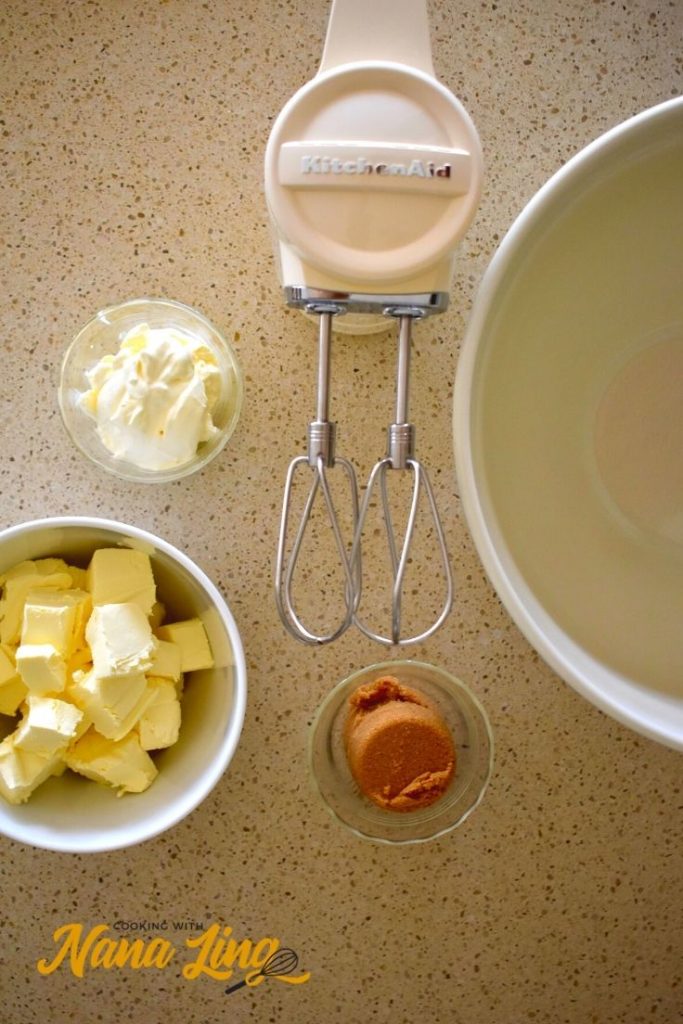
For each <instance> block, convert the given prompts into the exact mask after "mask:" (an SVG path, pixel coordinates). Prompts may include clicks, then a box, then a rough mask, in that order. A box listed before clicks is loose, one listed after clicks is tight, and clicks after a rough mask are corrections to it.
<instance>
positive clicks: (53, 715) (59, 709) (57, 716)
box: [13, 695, 83, 758]
mask: <svg viewBox="0 0 683 1024" xmlns="http://www.w3.org/2000/svg"><path fill="white" fill-rule="evenodd" d="M26 708H27V710H26V714H25V716H24V718H23V719H22V721H21V722H20V724H19V726H18V727H17V729H16V730H15V732H14V734H13V736H14V746H15V748H16V749H17V750H26V751H29V752H30V753H32V754H39V755H40V756H41V757H45V758H50V757H53V756H54V755H55V754H62V753H63V752H64V751H65V750H66V748H67V747H68V745H69V743H70V742H71V740H72V739H73V738H74V736H75V734H76V729H77V727H78V724H79V722H80V721H81V719H82V717H83V712H82V711H79V709H78V708H77V707H76V706H75V705H74V704H69V703H68V702H67V701H64V700H57V699H56V698H54V697H36V696H34V695H29V697H28V698H27V700H26Z"/></svg>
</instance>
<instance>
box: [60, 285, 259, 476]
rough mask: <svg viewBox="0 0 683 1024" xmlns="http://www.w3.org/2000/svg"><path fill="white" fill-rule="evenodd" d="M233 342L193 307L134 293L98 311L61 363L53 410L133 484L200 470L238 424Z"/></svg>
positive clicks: (77, 440)
mask: <svg viewBox="0 0 683 1024" xmlns="http://www.w3.org/2000/svg"><path fill="white" fill-rule="evenodd" d="M243 390H244V385H243V379H242V373H241V370H240V367H239V364H238V362H237V359H236V357H235V353H234V351H233V349H232V346H231V345H230V343H229V342H228V341H227V339H226V338H225V337H224V335H223V334H221V332H220V331H219V330H218V329H217V328H216V327H215V326H214V325H213V324H212V323H210V322H209V321H208V320H207V319H206V317H204V316H203V315H202V314H201V313H199V312H197V310H195V309H192V308H191V307H190V306H186V305H184V304H183V303H180V302H175V301H172V300H171V299H149V298H145V299H132V300H130V301H128V302H123V303H120V304H119V305H116V306H110V307H109V308H107V309H102V310H100V312H99V313H97V314H96V316H94V317H93V318H92V320H90V321H89V323H87V324H86V325H85V327H83V328H82V329H81V330H80V331H79V332H78V334H77V335H76V337H75V338H74V340H73V341H72V342H71V344H70V346H69V348H68V349H67V351H66V353H65V355H64V359H63V362H62V371H61V378H60V384H59V407H60V411H61V414H62V419H63V421H64V425H65V427H66V430H67V432H68V433H69V435H70V437H71V439H72V440H73V442H74V444H75V445H76V446H77V447H78V448H80V450H81V451H82V452H83V454H84V455H87V457H88V458H89V459H91V460H92V461H93V462H95V463H96V464H97V465H98V466H100V467H101V468H102V469H105V470H107V471H108V472H109V473H113V474H115V475H116V476H119V477H122V478H123V479H124V480H131V481H134V482H136V483H170V482H171V481H173V480H179V479H181V478H182V477H185V476H188V475H189V474H190V473H195V472H196V471H197V470H199V469H202V468H203V467H204V466H206V465H207V463H209V462H210V461H211V460H212V459H214V458H215V457H216V456H217V455H218V454H219V452H220V451H221V450H222V449H223V447H224V446H225V444H226V442H227V441H228V439H229V438H230V436H231V434H232V433H233V431H234V430H235V427H236V425H237V421H238V419H239V414H240V409H241V406H242V396H243Z"/></svg>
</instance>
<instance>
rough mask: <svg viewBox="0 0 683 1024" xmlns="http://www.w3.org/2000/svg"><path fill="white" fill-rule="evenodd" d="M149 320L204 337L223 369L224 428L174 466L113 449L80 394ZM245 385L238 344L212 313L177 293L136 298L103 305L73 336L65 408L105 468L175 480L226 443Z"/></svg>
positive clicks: (66, 363) (75, 435)
mask: <svg viewBox="0 0 683 1024" xmlns="http://www.w3.org/2000/svg"><path fill="white" fill-rule="evenodd" d="M143 323H144V324H148V325H149V327H151V328H154V327H175V328H177V329H179V330H181V331H182V332H183V333H184V334H189V335H191V336H192V337H194V338H196V339H198V340H199V341H200V342H201V344H202V345H206V346H207V348H209V349H210V350H211V351H212V352H213V353H214V355H215V357H216V360H217V363H218V366H219V369H220V371H221V374H220V378H221V384H220V395H219V398H218V401H217V403H216V405H215V407H214V409H213V410H212V419H213V422H214V424H215V426H216V427H217V428H218V433H217V434H216V435H215V436H214V437H212V438H211V439H210V440H209V441H206V442H203V443H202V444H200V445H199V447H198V448H197V452H196V454H195V456H194V457H193V458H192V459H190V460H189V461H187V462H184V463H182V465H179V466H174V467H172V468H170V469H162V470H153V469H142V468H140V467H139V466H136V465H134V464H133V463H131V462H129V461H127V460H125V459H121V458H117V457H115V456H114V455H112V453H111V452H110V451H109V450H108V449H107V448H106V447H105V446H104V444H103V443H102V441H101V440H100V437H99V434H98V432H97V422H96V420H95V419H93V418H92V417H90V416H89V415H88V414H87V413H86V412H85V411H84V410H83V409H82V408H81V406H80V404H79V397H80V395H81V394H83V393H84V392H85V391H87V390H88V389H89V387H90V385H89V382H88V379H87V377H86V372H87V371H88V370H91V369H92V368H93V367H94V366H95V365H96V364H97V363H98V362H99V360H100V359H101V358H102V357H103V356H105V355H114V354H115V353H116V352H117V351H118V349H119V344H120V342H121V340H122V339H123V337H124V336H125V335H126V334H127V333H128V331H130V330H131V329H132V328H134V327H136V326H138V325H139V324H143ZM243 389H244V386H243V380H242V373H241V370H240V368H239V364H238V363H237V359H236V357H235V353H234V351H233V349H232V346H231V345H230V344H229V342H228V341H227V340H226V338H225V337H224V336H223V335H222V334H221V333H220V331H218V330H217V329H216V328H215V327H214V326H213V324H211V323H210V322H209V321H208V320H207V319H206V317H204V316H202V314H201V313H198V312H197V311H196V310H195V309H191V308H190V306H185V305H183V303H181V302H174V301H172V300H171V299H132V300H130V301H128V302H122V303H120V304H119V305H116V306H110V307H109V308H108V309H102V310H100V312H99V313H97V315H96V316H94V317H93V319H92V320H91V321H90V322H89V323H87V324H86V325H85V327H83V328H82V330H81V331H79V333H78V334H77V335H76V337H75V338H74V340H73V341H72V342H71V344H70V346H69V348H68V349H67V351H66V353H65V355H64V359H63V361H62V371H61V377H60V382H59V408H60V411H61V414H62V419H63V421H64V426H65V427H66V430H67V433H68V434H69V436H70V437H71V439H72V441H73V442H74V444H75V445H76V446H77V447H78V448H79V449H80V450H81V451H82V452H83V454H84V455H87V457H88V458H89V459H91V460H92V461H93V462H94V463H96V464H97V465H98V466H100V467H101V468H102V469H104V470H106V471H107V472H109V473H113V474H114V475H115V476H119V477H122V478H123V479H124V480H132V481H134V482H136V483H169V482H170V481H172V480H179V479H181V478H182V477H185V476H188V475H189V474H190V473H195V472H197V470H199V469H202V468H203V467H204V466H206V465H207V463H209V462H210V461H211V460H212V459H214V458H215V457H216V456H217V455H218V453H219V452H220V451H221V450H222V449H223V447H224V446H225V444H226V442H227V440H228V438H229V437H230V435H231V434H232V433H233V431H234V429H235V427H236V425H237V420H238V419H239V414H240V409H241V406H242V395H243Z"/></svg>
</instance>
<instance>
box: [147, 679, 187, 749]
mask: <svg viewBox="0 0 683 1024" xmlns="http://www.w3.org/2000/svg"><path fill="white" fill-rule="evenodd" d="M147 685H148V688H149V690H150V692H151V693H152V694H153V697H152V700H151V701H150V703H149V705H148V707H147V708H145V710H144V711H143V713H142V715H141V716H140V720H139V722H138V735H139V736H140V745H141V746H142V748H143V750H161V749H162V748H164V747H170V746H172V745H173V744H174V743H175V742H176V741H177V739H178V732H179V730H180V701H179V700H178V694H177V692H176V688H175V686H174V684H173V683H172V682H171V680H170V679H158V678H154V677H151V678H150V679H149V680H148V683H147Z"/></svg>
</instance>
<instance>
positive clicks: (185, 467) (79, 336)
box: [57, 295, 244, 484]
mask: <svg viewBox="0 0 683 1024" xmlns="http://www.w3.org/2000/svg"><path fill="white" fill-rule="evenodd" d="M150 306H151V307H155V308H161V309H164V308H168V309H169V310H171V311H173V310H175V311H178V312H180V313H182V314H184V315H185V316H187V317H189V319H190V320H195V321H197V322H198V323H199V324H200V325H201V326H203V327H204V328H205V329H206V330H207V331H208V332H209V333H210V334H211V335H212V337H213V338H214V339H216V340H217V342H218V348H219V350H220V348H221V346H222V347H223V348H224V349H225V353H226V354H227V357H228V358H229V360H230V363H231V365H232V369H233V372H234V375H235V384H236V387H235V402H234V411H233V414H232V416H231V418H230V422H229V423H228V425H227V426H226V427H225V428H222V429H221V433H220V436H219V437H218V438H217V439H216V441H215V443H214V445H213V446H212V447H209V448H208V450H205V451H203V452H202V454H201V455H198V454H195V456H194V457H193V458H192V459H190V460H189V461H187V462H185V463H183V464H182V465H181V466H175V467H172V468H170V469H163V470H158V471H157V470H145V469H141V468H139V467H136V466H134V465H133V464H132V463H130V462H127V461H126V460H124V459H121V460H116V459H115V458H114V456H112V455H111V454H110V453H104V452H103V454H102V457H101V458H100V457H98V456H97V455H96V454H95V453H93V452H91V451H89V450H88V449H87V448H86V447H85V446H84V445H83V443H82V441H81V439H80V437H79V434H78V430H77V429H76V424H75V419H76V418H77V417H78V416H83V417H85V413H80V414H79V413H77V412H76V410H74V408H73V407H72V405H71V404H70V403H69V402H68V401H67V396H66V388H65V383H64V379H65V373H66V370H67V367H69V364H70V361H71V360H72V359H73V357H74V354H75V353H76V352H77V351H78V346H79V343H82V340H83V338H84V336H85V335H86V332H88V331H90V330H92V329H93V328H94V327H95V325H97V324H98V322H99V323H100V324H101V325H102V326H103V327H105V326H107V324H106V320H105V317H106V316H107V315H108V314H112V313H114V312H116V313H120V312H123V313H125V312H126V311H127V310H130V311H131V312H134V311H135V309H136V307H138V308H139V309H140V310H141V312H142V310H144V308H145V307H150ZM221 354H222V353H221ZM57 400H58V405H59V412H60V415H61V419H62V424H63V426H64V429H65V431H66V433H67V435H68V436H69V438H70V440H71V442H72V444H73V445H74V446H75V447H76V449H77V450H78V451H79V452H80V453H81V455H83V456H84V457H85V458H86V459H87V460H88V461H89V462H90V463H92V464H93V465H95V466H97V467H98V468H99V469H102V470H104V472H105V473H109V474H110V475H111V476H115V477H117V478H118V479H120V480H126V481H128V482H129V483H136V484H166V483H173V482H174V481H175V480H182V479H183V478H185V477H187V476H190V475H192V474H193V473H196V472H199V470H201V469H204V468H205V466H207V465H208V464H209V463H210V462H212V461H213V459H215V458H216V456H217V455H219V454H220V453H221V451H222V450H223V449H224V447H225V446H226V444H227V442H228V441H229V440H230V438H231V437H232V435H233V433H234V432H235V430H236V428H237V424H238V422H239V419H240V415H241V411H242V403H243V400H244V374H243V371H242V367H241V365H240V363H239V360H238V358H237V354H236V352H235V350H234V348H233V346H232V344H231V342H230V341H229V340H228V338H227V337H226V336H225V334H224V332H223V331H222V330H220V328H218V327H217V326H216V325H215V324H214V323H213V322H212V321H211V320H209V319H208V317H206V316H205V315H204V314H203V313H202V312H200V311H199V310H198V309H195V308H194V307H193V306H189V305H188V304H187V303H185V302H179V301H178V300H177V299H169V298H165V297H163V296H157V297H154V296H149V295H147V296H141V297H138V298H132V299H124V300H123V301H121V302H114V303H111V304H110V305H108V306H103V307H102V308H101V309H99V310H98V311H97V312H96V313H95V314H94V315H93V316H91V317H90V319H89V320H87V321H86V323H84V324H83V325H82V326H81V327H80V328H79V329H78V331H77V332H76V334H75V335H74V336H73V338H72V339H71V341H70V342H69V344H68V345H67V347H66V349H65V351H64V355H63V356H62V360H61V363H60V367H59V386H58V389H57Z"/></svg>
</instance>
